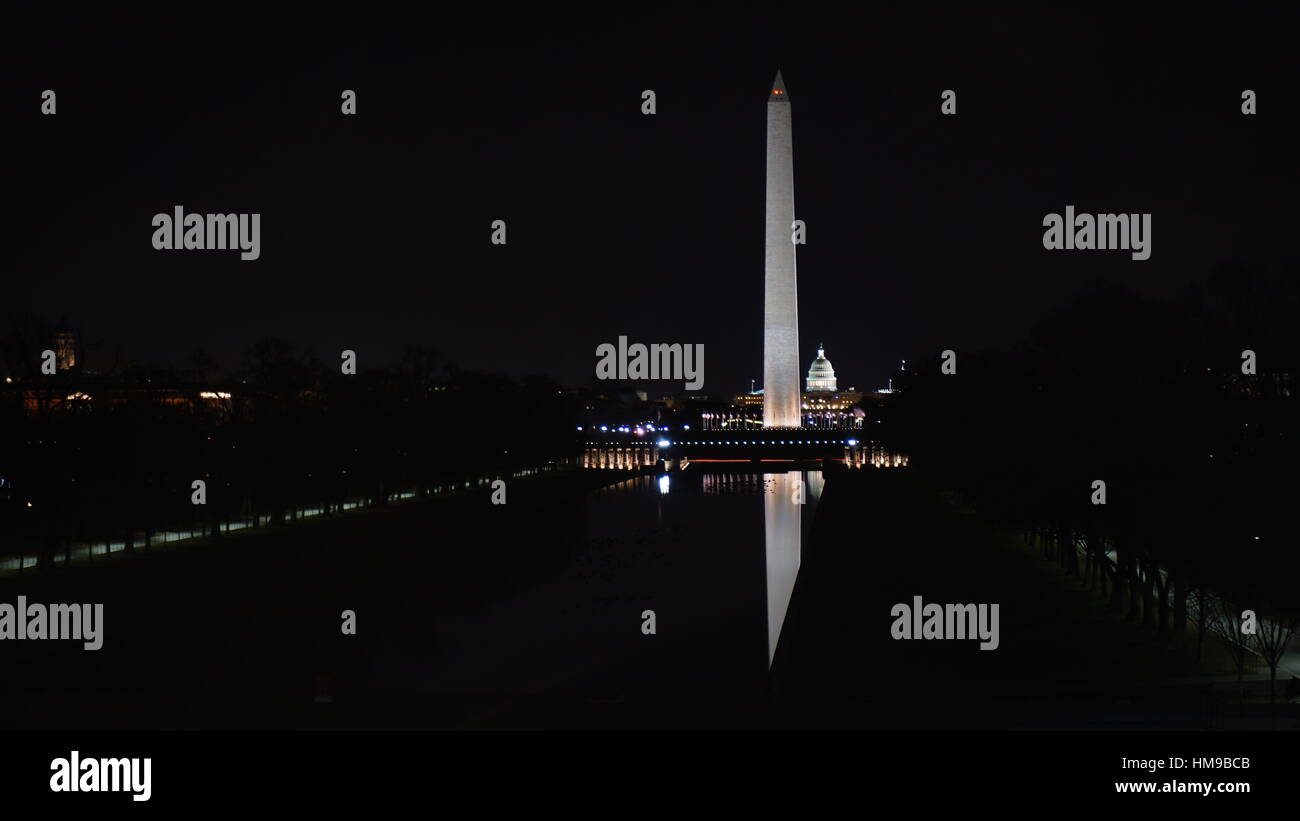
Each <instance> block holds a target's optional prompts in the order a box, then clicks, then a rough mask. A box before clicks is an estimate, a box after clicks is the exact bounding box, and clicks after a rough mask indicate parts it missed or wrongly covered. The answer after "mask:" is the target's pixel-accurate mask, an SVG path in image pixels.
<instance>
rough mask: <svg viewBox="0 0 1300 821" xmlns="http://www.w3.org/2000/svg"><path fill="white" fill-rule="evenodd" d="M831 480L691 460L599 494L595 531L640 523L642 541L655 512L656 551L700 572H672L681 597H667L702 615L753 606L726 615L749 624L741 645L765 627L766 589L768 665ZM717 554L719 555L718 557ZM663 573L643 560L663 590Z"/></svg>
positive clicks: (817, 474) (624, 534)
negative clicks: (708, 466) (709, 466)
mask: <svg viewBox="0 0 1300 821" xmlns="http://www.w3.org/2000/svg"><path fill="white" fill-rule="evenodd" d="M824 484H825V477H824V475H823V474H822V472H821V471H789V472H783V473H743V472H730V471H725V472H724V471H720V472H709V473H706V472H704V471H700V470H698V469H696V467H692V468H691V469H688V470H686V471H684V472H680V473H673V474H662V475H659V476H657V477H655V476H649V475H646V476H639V477H636V478H633V479H628V480H625V481H622V482H617V483H615V484H613V485H609V486H606V487H604V488H601V489H599V490H597V491H595V492H594V493H593V494H592V506H591V507H592V515H593V519H592V524H593V525H594V527H593V532H592V535H593V536H602V535H607V536H611V537H613V538H615V539H618V540H620V541H621V540H622V539H626V538H628V537H629V536H631V534H632V533H634V532H636V533H638V534H640V535H639V536H638V537H637V542H638V543H641V544H644V543H645V541H646V539H645V537H646V535H647V533H646V531H647V528H646V525H647V524H648V520H650V519H652V520H653V521H654V525H653V526H652V527H651V528H650V529H651V530H653V531H654V535H653V536H652V537H650V539H649V540H650V541H652V542H654V549H653V551H652V554H653V555H655V556H658V557H660V560H661V561H663V562H664V564H665V565H666V566H671V568H672V569H673V571H678V570H680V571H684V572H686V573H688V574H691V575H692V576H693V577H694V578H691V579H683V578H681V576H680V575H678V573H677V572H673V573H671V574H669V575H671V576H672V577H673V583H672V585H671V590H672V592H673V593H674V596H673V600H670V601H668V602H665V603H664V604H665V605H666V607H665V608H664V609H665V610H666V611H667V608H669V607H671V608H681V609H684V610H687V611H690V612H691V613H692V614H698V615H701V616H702V615H703V614H704V613H706V612H709V611H710V610H713V611H715V612H717V613H719V614H722V613H726V614H732V613H737V612H739V613H742V614H743V613H748V614H749V615H748V616H743V617H740V616H737V617H735V618H734V619H732V620H723V621H726V623H727V625H728V626H727V627H726V628H725V629H727V630H730V629H738V630H742V631H744V632H745V633H746V635H747V638H745V639H743V640H742V641H741V642H737V641H736V638H735V637H734V636H732V638H731V641H730V643H731V644H732V645H733V646H734V645H735V644H737V643H743V644H746V645H748V644H749V643H750V639H752V640H753V641H754V642H755V643H756V642H757V641H758V636H757V635H756V634H757V631H758V630H763V627H760V625H759V621H758V615H759V613H758V612H757V611H758V607H757V603H758V601H759V597H760V595H761V597H762V602H763V604H762V609H763V610H764V611H765V612H764V613H763V617H764V618H763V620H764V623H765V627H766V629H765V631H764V633H763V642H764V643H765V645H766V650H767V654H766V655H767V658H766V662H767V666H770V665H771V663H772V660H773V658H774V655H775V653H776V648H777V643H778V641H779V639H780V635H781V629H782V626H783V624H784V623H785V618H786V614H787V611H788V610H789V606H790V599H791V595H792V593H793V591H794V585H795V580H796V578H797V577H798V573H799V564H800V558H801V554H802V546H803V541H804V538H805V535H806V534H807V532H808V531H809V529H810V528H811V526H812V521H813V513H814V511H815V510H816V506H817V502H818V500H819V499H820V498H821V492H822V488H823V486H824ZM801 496H802V503H800V497H801ZM760 498H761V499H762V505H761V510H760V506H759V499H760ZM760 521H761V522H762V530H761V531H760V530H759V522H760ZM760 540H761V541H760ZM760 551H761V552H760ZM718 554H721V555H718ZM760 555H761V556H762V561H763V568H764V570H763V573H762V575H758V574H757V573H753V572H750V571H749V570H748V568H754V570H757V562H758V561H759V557H760ZM709 556H715V557H716V558H715V559H713V560H710V559H709V558H708V557H709ZM629 569H630V568H629ZM659 572H660V568H654V567H645V566H643V567H642V568H640V570H639V574H640V575H642V577H643V578H646V579H649V580H651V581H650V582H649V584H650V586H652V587H656V588H659V589H661V590H662V589H663V585H661V584H660V583H659V582H660V580H659V579H655V578H654V577H655V576H657V575H658V574H659ZM760 580H761V581H760ZM663 581H667V579H664V580H663ZM756 584H760V585H762V588H761V590H760V589H755V585H756ZM665 592H667V591H665ZM667 612H671V611H667ZM715 624H719V620H718V619H717V618H712V619H710V624H709V625H708V626H706V625H705V624H703V623H701V621H700V620H699V619H698V618H697V619H695V620H694V626H693V629H694V630H706V629H710V628H712V627H713V625H715ZM719 631H720V632H719V634H718V635H717V638H718V640H720V641H721V640H725V638H724V636H725V633H723V632H721V631H722V628H721V627H719ZM750 631H753V632H752V633H751V632H750ZM755 649H757V648H756V647H755ZM719 663H720V662H719Z"/></svg>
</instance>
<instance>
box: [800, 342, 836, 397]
mask: <svg viewBox="0 0 1300 821" xmlns="http://www.w3.org/2000/svg"><path fill="white" fill-rule="evenodd" d="M804 390H805V391H807V392H808V393H813V392H814V391H830V392H832V393H834V391H835V369H834V368H832V367H831V362H830V360H829V359H827V358H826V346H824V345H818V346H817V358H816V359H814V360H813V363H812V367H810V368H809V369H808V380H807V382H805V383H804Z"/></svg>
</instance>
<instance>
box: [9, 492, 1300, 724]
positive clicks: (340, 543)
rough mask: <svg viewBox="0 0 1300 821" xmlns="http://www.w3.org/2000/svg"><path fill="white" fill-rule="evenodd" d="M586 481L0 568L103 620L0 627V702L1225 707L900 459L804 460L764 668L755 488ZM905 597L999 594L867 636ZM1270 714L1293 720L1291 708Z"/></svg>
mask: <svg viewBox="0 0 1300 821" xmlns="http://www.w3.org/2000/svg"><path fill="white" fill-rule="evenodd" d="M609 481H610V476H608V475H601V474H595V473H585V474H573V475H567V476H553V477H547V478H542V479H535V480H531V481H526V482H517V483H514V484H512V486H511V489H510V496H509V502H508V504H506V505H504V506H492V505H491V504H490V503H489V501H488V493H487V492H486V491H471V492H469V493H467V494H466V495H463V496H461V497H459V498H453V499H440V500H437V501H417V502H411V503H406V504H404V505H403V506H400V507H397V508H395V509H392V510H387V511H361V512H354V513H347V514H343V515H340V516H336V517H333V518H332V519H329V520H310V521H308V522H302V523H296V524H294V525H291V526H289V527H286V528H283V529H282V530H279V531H277V532H273V533H252V534H245V535H239V536H236V537H229V538H226V539H224V540H222V541H221V542H220V543H214V544H210V545H203V546H190V547H184V548H180V547H177V548H173V549H171V550H168V551H165V552H162V553H158V554H156V555H150V556H147V557H140V558H134V557H120V558H119V557H116V556H115V557H114V559H113V560H112V561H109V562H104V563H102V564H100V565H99V566H96V567H90V568H73V569H71V570H69V571H63V572H56V573H54V574H52V575H51V576H49V577H47V578H41V577H37V576H35V575H28V576H26V577H23V578H9V579H5V580H3V582H0V601H6V602H11V603H12V602H13V601H14V600H15V598H16V596H17V595H19V594H23V595H26V596H27V597H28V599H29V600H31V601H43V602H74V601H77V602H104V604H105V611H106V612H105V622H106V624H105V636H106V638H105V643H104V649H103V650H101V651H99V652H93V653H92V652H85V651H83V650H81V649H80V644H79V643H77V642H4V643H3V644H0V661H2V662H3V669H2V671H0V721H3V724H4V726H6V727H10V728H13V727H18V728H42V729H90V728H115V729H169V728H223V729H224V728H269V729H276V728H399V729H400V728H411V729H421V728H479V727H489V728H513V727H525V728H533V727H536V728H567V727H575V728H589V727H643V728H673V727H676V728H743V727H789V728H796V727H808V728H839V727H854V728H879V729H900V728H935V729H939V728H983V729H1021V728H1054V727H1056V728H1059V727H1065V728H1077V729H1090V728H1111V729H1125V728H1146V727H1159V728H1170V729H1198V728H1207V729H1208V728H1213V727H1216V726H1223V724H1224V722H1225V716H1227V719H1228V722H1229V724H1231V721H1232V720H1237V719H1238V718H1239V717H1240V715H1242V713H1241V711H1240V710H1239V709H1238V707H1237V706H1236V705H1235V703H1233V702H1229V701H1228V700H1227V698H1226V697H1225V696H1224V694H1223V693H1222V692H1219V693H1218V694H1217V695H1216V694H1214V693H1212V692H1210V690H1209V689H1208V688H1207V686H1206V684H1205V681H1207V679H1206V678H1205V676H1206V674H1207V673H1208V674H1217V673H1223V672H1225V671H1223V670H1218V669H1206V668H1205V667H1202V666H1199V665H1197V664H1195V663H1194V662H1193V661H1192V659H1191V658H1190V655H1189V654H1188V653H1187V652H1185V651H1183V650H1179V649H1178V648H1171V647H1169V646H1167V645H1164V644H1161V643H1159V642H1157V641H1156V640H1155V639H1154V638H1153V637H1150V636H1148V635H1146V634H1145V633H1143V632H1142V630H1141V628H1138V627H1136V626H1131V625H1126V624H1124V623H1123V622H1122V621H1121V620H1120V619H1119V618H1117V617H1116V616H1115V615H1114V614H1112V613H1111V612H1110V611H1109V610H1108V609H1107V608H1106V607H1105V605H1104V603H1103V602H1101V601H1100V600H1099V599H1096V598H1094V597H1093V596H1092V595H1091V594H1089V593H1087V592H1086V591H1083V590H1080V589H1077V588H1076V587H1072V586H1071V585H1070V584H1069V583H1068V582H1066V581H1065V580H1064V579H1063V578H1062V577H1061V574H1060V573H1059V571H1058V570H1056V568H1055V567H1054V566H1053V565H1051V564H1050V563H1047V562H1045V561H1043V560H1042V559H1040V558H1039V557H1038V556H1036V555H1034V554H1033V553H1032V552H1030V551H1027V550H1025V549H1022V548H1020V547H1018V546H1016V545H1014V544H1010V543H1008V542H1007V541H1006V540H1003V539H999V538H998V537H997V536H996V534H993V533H991V532H989V531H987V530H986V529H985V528H984V527H983V526H982V525H981V524H980V522H979V521H978V520H977V518H976V517H975V516H974V515H972V514H969V513H963V512H961V511H960V510H958V509H957V508H956V507H954V506H953V505H951V504H950V503H948V502H947V501H945V500H944V498H943V497H942V496H941V495H940V494H939V493H938V492H937V491H936V490H935V489H933V488H930V487H928V486H927V485H925V483H924V482H923V481H922V480H921V479H920V478H919V477H917V476H916V475H915V474H910V473H909V472H907V471H888V470H886V471H858V472H853V473H839V474H834V475H832V476H829V477H828V481H827V484H826V488H825V491H824V493H823V494H822V498H821V501H820V504H819V505H818V506H817V508H816V510H817V513H816V518H815V524H814V526H813V528H812V530H813V533H812V537H811V540H806V541H805V545H804V551H803V567H802V569H801V571H800V577H799V582H798V584H797V586H796V589H795V594H794V599H793V603H792V605H791V611H790V615H789V617H788V618H787V622H786V628H785V632H784V633H783V635H782V639H781V645H780V648H779V650H778V655H777V662H776V666H775V668H774V670H773V672H772V674H771V675H769V673H768V671H767V669H766V668H767V652H766V643H765V642H766V622H765V618H766V616H765V609H764V589H763V586H764V565H763V538H764V532H763V517H762V505H761V502H760V501H759V500H758V499H756V498H753V497H752V496H748V497H747V496H745V495H744V494H739V495H736V496H728V495H721V496H719V495H709V496H707V498H706V496H705V495H703V494H702V493H701V490H700V488H701V483H700V482H699V481H698V480H697V479H692V478H691V477H689V476H680V477H674V482H673V489H672V492H671V493H668V494H664V495H663V496H662V497H661V496H659V495H658V494H657V492H656V491H655V484H654V481H655V480H654V479H653V477H643V478H641V479H637V480H633V481H632V482H631V483H629V484H626V485H622V486H620V487H619V488H609V489H605V490H593V488H595V487H597V486H598V485H600V484H604V483H607V482H609ZM917 594H919V595H921V596H922V597H923V598H924V600H925V601H932V602H985V603H991V602H997V603H999V604H1000V607H1001V624H1000V633H1001V646H1000V648H999V649H998V650H997V651H994V652H981V651H979V650H978V649H977V647H976V643H974V642H947V641H945V642H922V641H913V642H905V641H893V640H892V639H891V638H890V635H889V626H890V623H891V619H890V617H889V612H890V608H891V606H892V605H893V604H894V603H896V602H910V601H911V598H912V596H913V595H917ZM644 608H654V609H655V610H656V612H657V614H658V633H657V634H656V635H655V636H643V635H641V631H640V629H639V627H640V623H641V622H640V613H641V611H642V610H643V609H644ZM345 609H351V610H354V611H356V614H357V626H358V631H357V635H355V636H343V635H341V634H340V630H339V625H340V613H341V611H343V610H345ZM1221 689H1222V688H1221ZM1252 709H1254V710H1255V712H1256V714H1257V716H1256V718H1259V717H1260V716H1262V715H1264V714H1263V713H1260V712H1259V710H1260V709H1262V708H1252ZM1281 716H1282V718H1281V720H1280V721H1279V722H1278V727H1279V729H1282V728H1291V727H1295V726H1296V725H1297V717H1296V714H1295V707H1294V706H1292V707H1287V708H1285V709H1284V711H1283V712H1282V713H1281ZM1265 726H1266V725H1265Z"/></svg>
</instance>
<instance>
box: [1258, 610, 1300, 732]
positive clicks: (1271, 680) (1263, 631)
mask: <svg viewBox="0 0 1300 821" xmlns="http://www.w3.org/2000/svg"><path fill="white" fill-rule="evenodd" d="M1297 624H1300V619H1297V618H1296V616H1294V615H1290V614H1286V613H1283V612H1281V611H1280V610H1276V609H1271V610H1267V611H1264V612H1263V613H1261V614H1260V618H1259V624H1258V626H1257V629H1256V632H1255V635H1254V636H1253V637H1252V638H1253V639H1254V645H1255V649H1256V650H1258V651H1259V654H1260V656H1262V657H1263V659H1264V662H1265V663H1266V664H1268V703H1269V706H1270V708H1271V710H1272V712H1273V718H1272V720H1273V722H1274V723H1275V724H1276V722H1277V712H1276V711H1277V697H1276V695H1275V685H1276V683H1277V666H1278V663H1279V662H1281V661H1282V655H1283V654H1284V653H1285V652H1286V646H1287V642H1289V641H1290V640H1291V634H1292V633H1294V632H1295V631H1296V627H1297Z"/></svg>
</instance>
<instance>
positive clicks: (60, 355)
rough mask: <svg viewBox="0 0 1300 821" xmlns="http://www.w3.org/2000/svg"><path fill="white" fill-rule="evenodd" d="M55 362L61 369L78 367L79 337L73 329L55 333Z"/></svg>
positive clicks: (66, 369)
mask: <svg viewBox="0 0 1300 821" xmlns="http://www.w3.org/2000/svg"><path fill="white" fill-rule="evenodd" d="M54 362H55V365H56V367H57V368H58V369H59V370H61V371H70V370H72V369H73V368H75V367H77V338H76V337H75V336H73V335H72V331H59V332H58V333H57V334H55V335H54Z"/></svg>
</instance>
